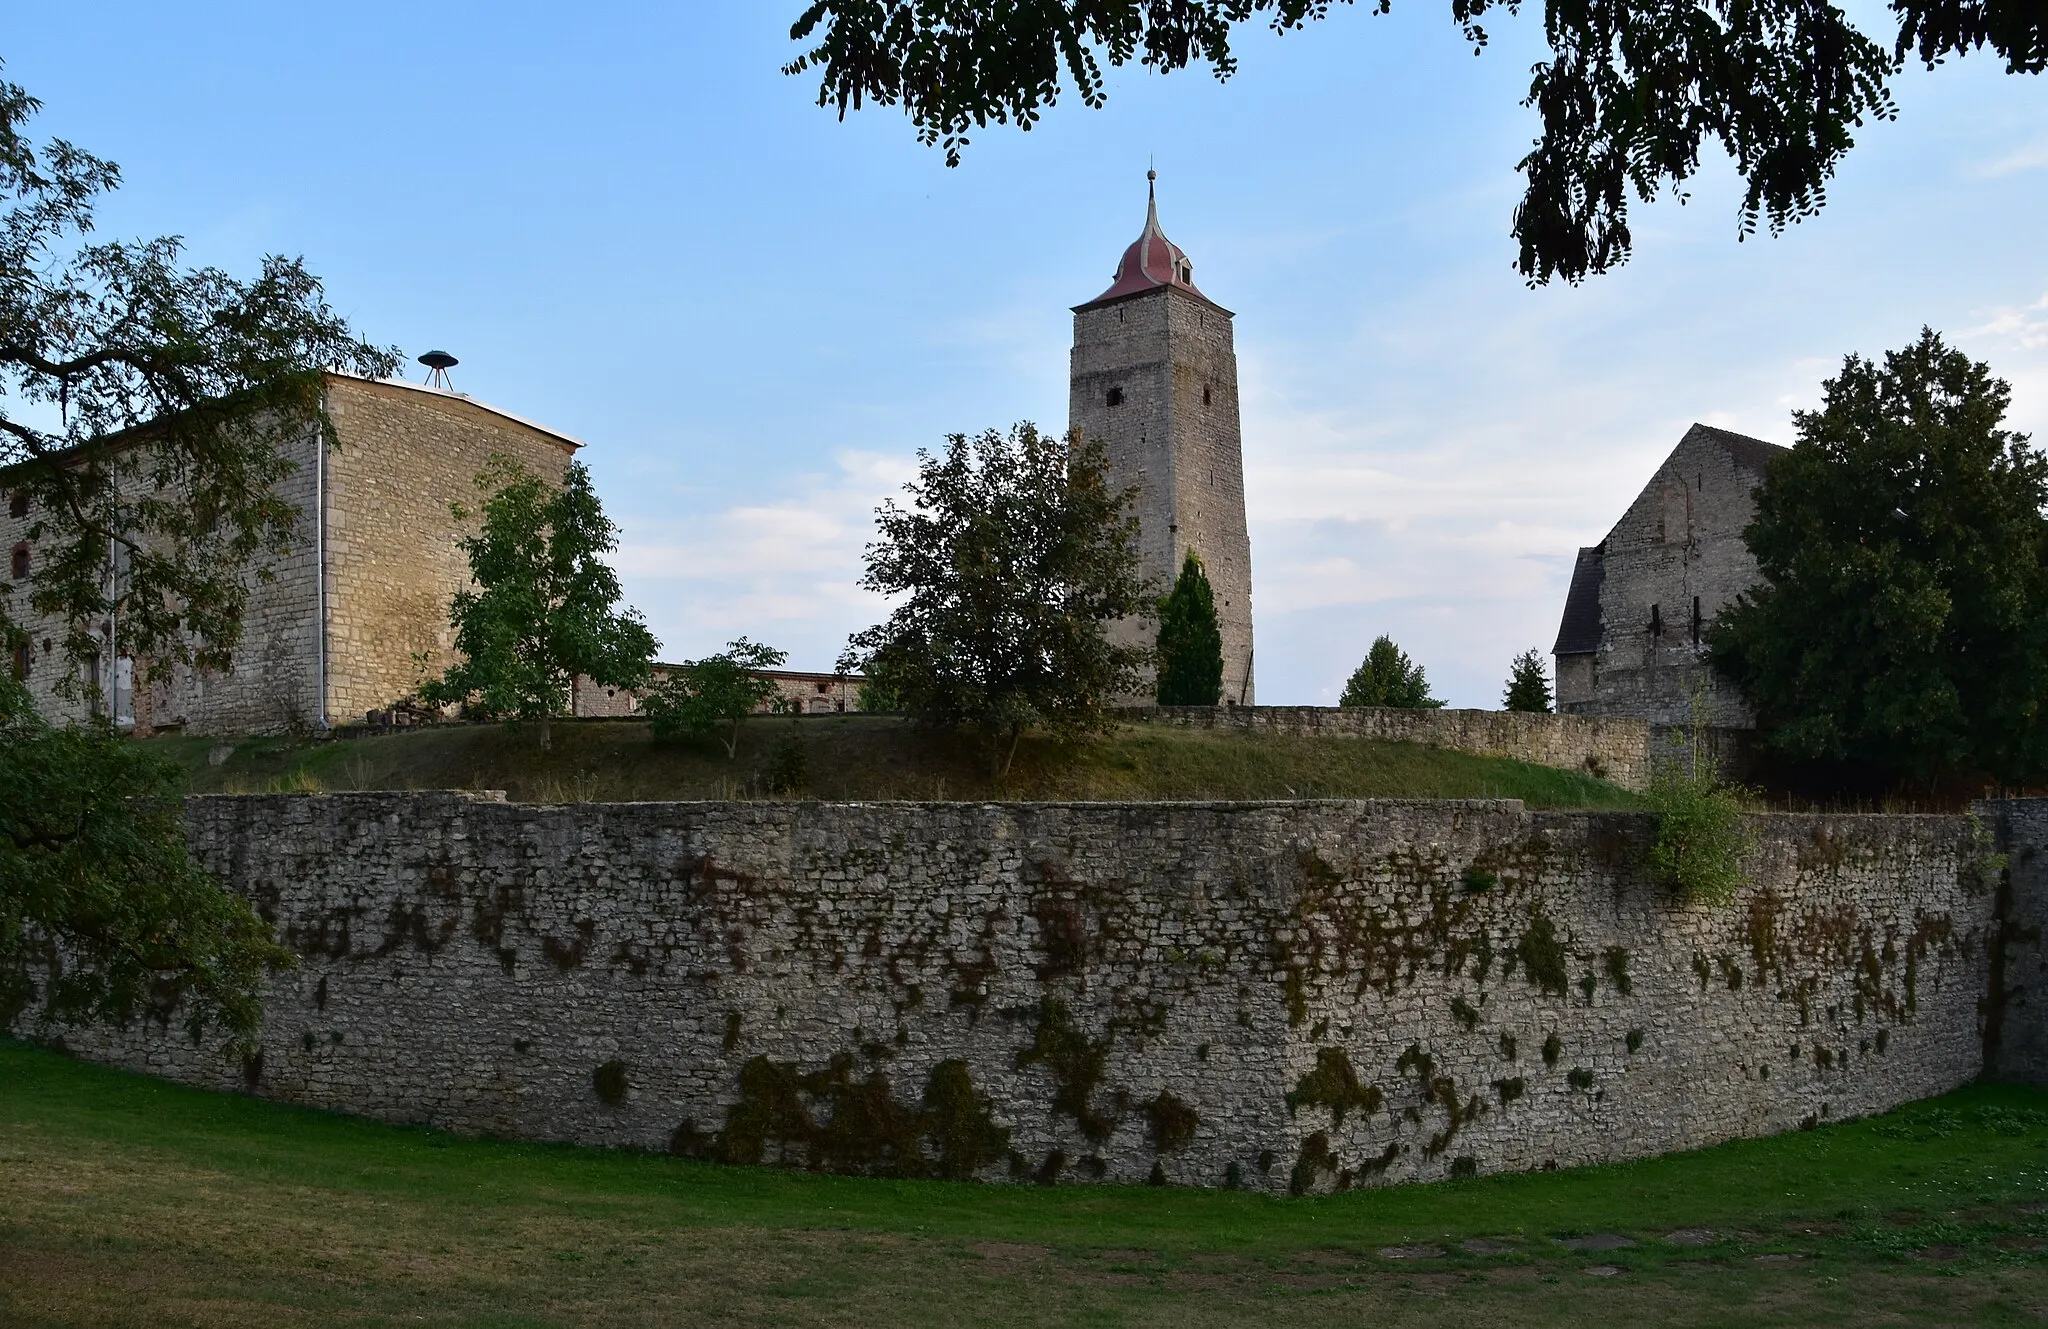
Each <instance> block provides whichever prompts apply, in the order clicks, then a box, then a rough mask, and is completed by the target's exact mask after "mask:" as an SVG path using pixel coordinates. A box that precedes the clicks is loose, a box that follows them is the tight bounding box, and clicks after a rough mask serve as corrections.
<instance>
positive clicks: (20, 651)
mask: <svg viewBox="0 0 2048 1329" xmlns="http://www.w3.org/2000/svg"><path fill="white" fill-rule="evenodd" d="M13 655H14V677H15V679H16V681H19V680H22V679H25V678H27V677H28V659H29V656H28V643H27V642H22V643H21V644H20V645H19V646H16V647H15V648H14V651H13Z"/></svg>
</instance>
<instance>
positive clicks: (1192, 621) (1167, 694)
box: [1158, 549, 1223, 706]
mask: <svg viewBox="0 0 2048 1329" xmlns="http://www.w3.org/2000/svg"><path fill="white" fill-rule="evenodd" d="M1158 696H1159V704H1160V705H1161V706H1214V705H1215V704H1216V703H1217V701H1218V700H1220V699H1221V698H1222V696H1223V633H1222V631H1221V630H1220V629H1219V628H1218V627H1217V626H1216V595H1215V592H1213V591H1212V590H1210V589H1209V577H1208V574H1207V573H1205V572H1203V571H1202V559H1201V556H1200V555H1198V554H1197V553H1195V551H1194V550H1192V549H1190V550H1188V554H1187V557H1186V558H1185V559H1183V560H1182V561H1181V565H1180V576H1179V578H1178V579H1177V580H1175V582H1174V583H1173V593H1172V594H1171V595H1169V596H1167V597H1166V598H1165V599H1164V600H1161V601H1160V602H1159V688H1158Z"/></svg>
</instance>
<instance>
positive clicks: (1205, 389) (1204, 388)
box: [1202, 383, 1209, 406]
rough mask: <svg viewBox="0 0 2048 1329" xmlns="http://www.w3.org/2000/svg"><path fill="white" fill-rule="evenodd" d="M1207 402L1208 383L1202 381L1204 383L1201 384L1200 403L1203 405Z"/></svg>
mask: <svg viewBox="0 0 2048 1329" xmlns="http://www.w3.org/2000/svg"><path fill="white" fill-rule="evenodd" d="M1208 404H1209V385H1208V384H1207V383H1204V384H1203V385H1202V405H1204V406H1207V405H1208Z"/></svg>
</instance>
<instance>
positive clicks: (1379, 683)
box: [1337, 636, 1443, 709]
mask: <svg viewBox="0 0 2048 1329" xmlns="http://www.w3.org/2000/svg"><path fill="white" fill-rule="evenodd" d="M1337 704H1338V705H1339V706H1402V707H1409V708H1413V709H1421V708H1425V707H1433V706H1441V705H1443V703H1442V702H1441V701H1438V700H1437V699H1436V698H1434V697H1432V696H1430V695H1429V680H1428V679H1427V678H1425V677H1423V673H1422V666H1421V665H1419V664H1416V663H1415V662H1414V661H1413V660H1410V659H1409V658H1408V653H1407V652H1406V651H1404V650H1402V649H1401V648H1400V647H1398V646H1396V645H1394V639H1393V638H1392V637H1386V636H1382V637H1377V638H1375V639H1374V640H1373V643H1372V649H1371V650H1369V651H1367V652H1366V654H1365V660H1364V662H1363V663H1361V664H1360V665H1359V666H1358V668H1357V670H1356V671H1355V672H1353V674H1352V675H1351V681H1350V682H1348V683H1346V684H1345V685H1344V695H1343V696H1342V697H1341V698H1339V699H1338V702H1337Z"/></svg>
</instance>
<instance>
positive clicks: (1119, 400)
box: [1108, 388, 1124, 406]
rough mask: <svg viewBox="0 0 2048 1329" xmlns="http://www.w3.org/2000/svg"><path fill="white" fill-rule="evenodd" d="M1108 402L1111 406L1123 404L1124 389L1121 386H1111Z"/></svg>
mask: <svg viewBox="0 0 2048 1329" xmlns="http://www.w3.org/2000/svg"><path fill="white" fill-rule="evenodd" d="M1108 402H1109V404H1110V405H1111V406H1121V405H1123V404H1124V390H1123V389H1122V388H1111V389H1110V390H1109V398H1108Z"/></svg>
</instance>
